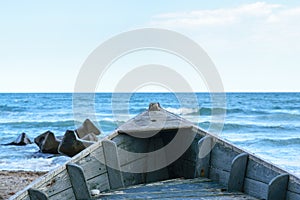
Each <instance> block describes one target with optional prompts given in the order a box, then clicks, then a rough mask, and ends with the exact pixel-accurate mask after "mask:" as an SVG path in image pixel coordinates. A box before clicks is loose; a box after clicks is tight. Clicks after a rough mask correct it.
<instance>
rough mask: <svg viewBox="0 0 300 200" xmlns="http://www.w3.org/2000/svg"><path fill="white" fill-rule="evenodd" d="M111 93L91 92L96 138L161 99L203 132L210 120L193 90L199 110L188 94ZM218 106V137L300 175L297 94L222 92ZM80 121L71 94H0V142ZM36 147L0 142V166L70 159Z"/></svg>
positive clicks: (35, 166) (206, 103) (47, 165)
mask: <svg viewBox="0 0 300 200" xmlns="http://www.w3.org/2000/svg"><path fill="white" fill-rule="evenodd" d="M116 96H117V98H113V95H112V94H111V93H97V94H96V95H95V101H94V103H95V116H96V118H95V120H96V123H97V126H99V128H100V129H101V131H102V134H101V135H100V136H99V137H100V138H101V137H104V136H106V135H108V134H110V133H111V132H112V131H114V129H115V128H117V127H118V126H119V125H121V124H122V123H124V122H125V121H126V120H127V119H129V118H130V117H133V116H135V115H137V114H139V113H140V112H142V111H144V110H146V109H147V107H148V104H149V102H160V104H161V106H162V107H164V108H165V109H167V110H169V111H171V112H174V113H176V114H178V115H180V116H183V117H185V118H187V119H188V120H190V121H192V122H194V123H195V124H198V125H199V126H200V127H202V128H203V129H205V130H207V129H208V127H209V125H210V123H211V121H210V120H211V105H212V104H211V98H210V95H209V94H208V93H197V94H196V96H197V101H198V108H197V106H196V107H195V105H194V104H193V103H190V104H189V103H186V104H184V106H183V105H182V103H181V102H180V101H179V100H178V97H180V98H182V99H185V101H186V102H188V101H189V99H188V98H189V95H187V94H184V93H179V94H176V95H175V94H172V93H135V94H132V95H129V96H130V98H129V99H128V105H124V103H123V102H122V101H121V99H123V98H124V99H126V98H128V94H117V95H116ZM89 97H90V96H89V95H86V98H89ZM84 99H85V94H82V101H84ZM118 99H119V100H120V101H119V102H118ZM83 105H84V104H83ZM217 109H226V113H227V114H226V118H225V125H224V129H223V131H222V133H221V134H220V137H223V138H225V139H226V140H228V141H230V142H232V143H234V144H236V145H237V146H239V147H241V148H243V149H246V150H248V151H250V152H252V153H254V154H256V155H257V156H259V157H262V158H264V159H266V160H268V161H270V162H272V163H274V164H276V165H278V166H280V167H282V168H284V169H286V170H288V171H289V172H292V173H294V174H296V175H298V176H300V154H299V152H300V93H227V94H226V108H225V107H220V108H217ZM83 112H84V111H83ZM82 114H83V116H84V113H82ZM79 123H80V120H78V119H77V118H76V117H74V113H73V94H71V93H58V94H56V93H16V94H8V93H3V94H0V143H1V144H5V143H9V142H11V141H13V140H14V139H15V138H16V137H17V136H18V135H19V134H20V133H22V132H25V133H27V134H28V135H29V137H30V139H31V140H33V139H34V138H35V137H37V136H38V135H39V134H41V133H43V132H45V131H47V130H51V131H52V132H54V133H55V134H56V136H63V135H64V133H65V131H66V130H67V129H71V130H73V129H76V127H77V125H78V124H79ZM38 150H39V149H38V147H37V146H36V145H35V144H30V145H27V146H0V170H31V171H48V170H51V169H53V168H55V167H57V166H59V165H61V164H63V163H64V162H66V161H67V160H68V159H69V158H67V157H64V156H54V157H50V158H48V155H40V154H36V152H37V151H38Z"/></svg>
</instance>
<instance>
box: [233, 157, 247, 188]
mask: <svg viewBox="0 0 300 200" xmlns="http://www.w3.org/2000/svg"><path fill="white" fill-rule="evenodd" d="M248 157H249V155H248V154H247V153H242V154H239V155H238V156H236V157H235V158H234V160H233V161H232V164H231V170H230V176H229V181H228V191H239V192H242V191H243V186H244V179H245V174H246V169H247V163H248Z"/></svg>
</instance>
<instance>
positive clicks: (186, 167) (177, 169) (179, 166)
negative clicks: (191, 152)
mask: <svg viewBox="0 0 300 200" xmlns="http://www.w3.org/2000/svg"><path fill="white" fill-rule="evenodd" d="M195 169H196V162H195V161H190V160H189V159H188V160H186V159H185V158H184V157H181V158H179V159H178V160H176V161H175V162H174V163H173V164H172V165H170V166H168V170H169V178H178V177H183V178H194V177H195Z"/></svg>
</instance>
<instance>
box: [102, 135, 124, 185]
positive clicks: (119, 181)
mask: <svg viewBox="0 0 300 200" xmlns="http://www.w3.org/2000/svg"><path fill="white" fill-rule="evenodd" d="M102 146H103V152H104V157H105V161H106V166H107V172H108V178H109V184H110V188H111V189H117V188H121V187H124V179H123V175H122V172H121V168H120V162H119V155H118V151H117V145H116V143H114V142H113V141H111V140H103V141H102Z"/></svg>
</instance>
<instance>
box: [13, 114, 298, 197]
mask: <svg viewBox="0 0 300 200" xmlns="http://www.w3.org/2000/svg"><path fill="white" fill-rule="evenodd" d="M164 111H166V110H164ZM145 112H149V111H144V112H142V113H140V114H138V115H137V116H135V117H133V118H131V119H130V120H128V121H127V122H125V123H124V124H129V123H131V122H132V121H134V120H135V119H136V118H137V117H138V116H139V115H142V114H144V113H145ZM155 112H157V111H155ZM166 112H167V113H169V114H171V115H172V116H174V117H176V118H177V119H178V120H180V121H182V122H185V123H186V122H188V123H189V124H191V125H190V126H182V127H178V128H165V129H164V128H162V129H159V130H161V131H162V130H174V129H180V128H191V130H192V131H193V132H194V133H196V134H199V135H201V136H202V137H205V136H211V137H212V138H213V141H214V143H215V144H216V143H219V144H220V145H222V146H224V147H226V148H229V149H231V150H233V151H235V152H237V153H247V154H249V159H251V160H253V161H255V162H257V163H258V164H261V165H263V166H265V167H266V168H268V169H270V170H274V171H275V172H277V173H279V174H283V173H287V174H289V182H288V183H289V184H290V182H291V181H294V182H295V183H296V184H297V185H299V187H300V177H297V175H295V174H293V173H291V172H288V171H287V170H284V169H282V168H281V167H280V166H278V165H276V164H274V163H272V162H270V161H267V160H264V159H263V158H261V157H260V156H257V155H255V154H254V153H251V152H249V151H248V150H245V149H243V148H241V147H238V146H236V145H235V144H233V143H230V142H229V141H226V140H225V139H224V138H221V137H220V136H219V135H216V134H213V133H209V132H207V131H205V130H203V129H202V128H200V127H199V126H197V125H195V124H193V123H192V122H190V121H188V120H186V119H184V118H182V117H180V116H179V115H176V114H174V113H171V112H169V111H166ZM137 132H138V131H137ZM120 134H126V132H125V131H122V125H121V126H120V127H119V128H117V129H116V130H114V131H113V132H112V133H111V134H110V135H107V136H105V137H103V138H101V139H100V140H99V141H98V142H96V143H95V144H93V145H91V146H90V147H88V148H86V149H84V150H83V151H82V152H80V153H78V154H77V155H75V156H74V157H72V158H71V159H70V160H69V161H67V162H65V163H64V164H63V165H61V166H59V167H57V168H54V169H53V170H50V171H49V172H48V173H47V174H45V175H43V176H41V177H40V178H38V179H36V180H34V181H33V182H32V183H31V184H29V185H28V186H26V187H25V188H24V189H22V190H20V191H19V192H17V193H16V194H15V195H13V196H11V197H10V198H9V199H14V198H18V199H22V198H24V197H26V196H27V195H28V189H30V188H38V187H40V186H41V185H42V184H43V183H44V182H46V181H49V180H50V179H51V178H53V177H55V176H56V175H58V174H60V173H62V172H63V171H64V170H66V165H67V164H69V163H74V162H76V161H79V160H80V159H82V158H84V157H86V156H88V155H90V154H91V153H92V152H93V151H95V150H96V149H98V148H99V147H101V146H102V141H103V140H113V138H115V137H117V136H118V135H120ZM127 135H128V134H127ZM245 178H247V177H246V176H245ZM250 179H252V178H250ZM252 180H255V179H252ZM255 181H259V180H255ZM259 182H261V181H259ZM287 191H289V192H291V193H295V194H298V195H300V191H299V192H295V191H291V190H289V187H288V188H287Z"/></svg>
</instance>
